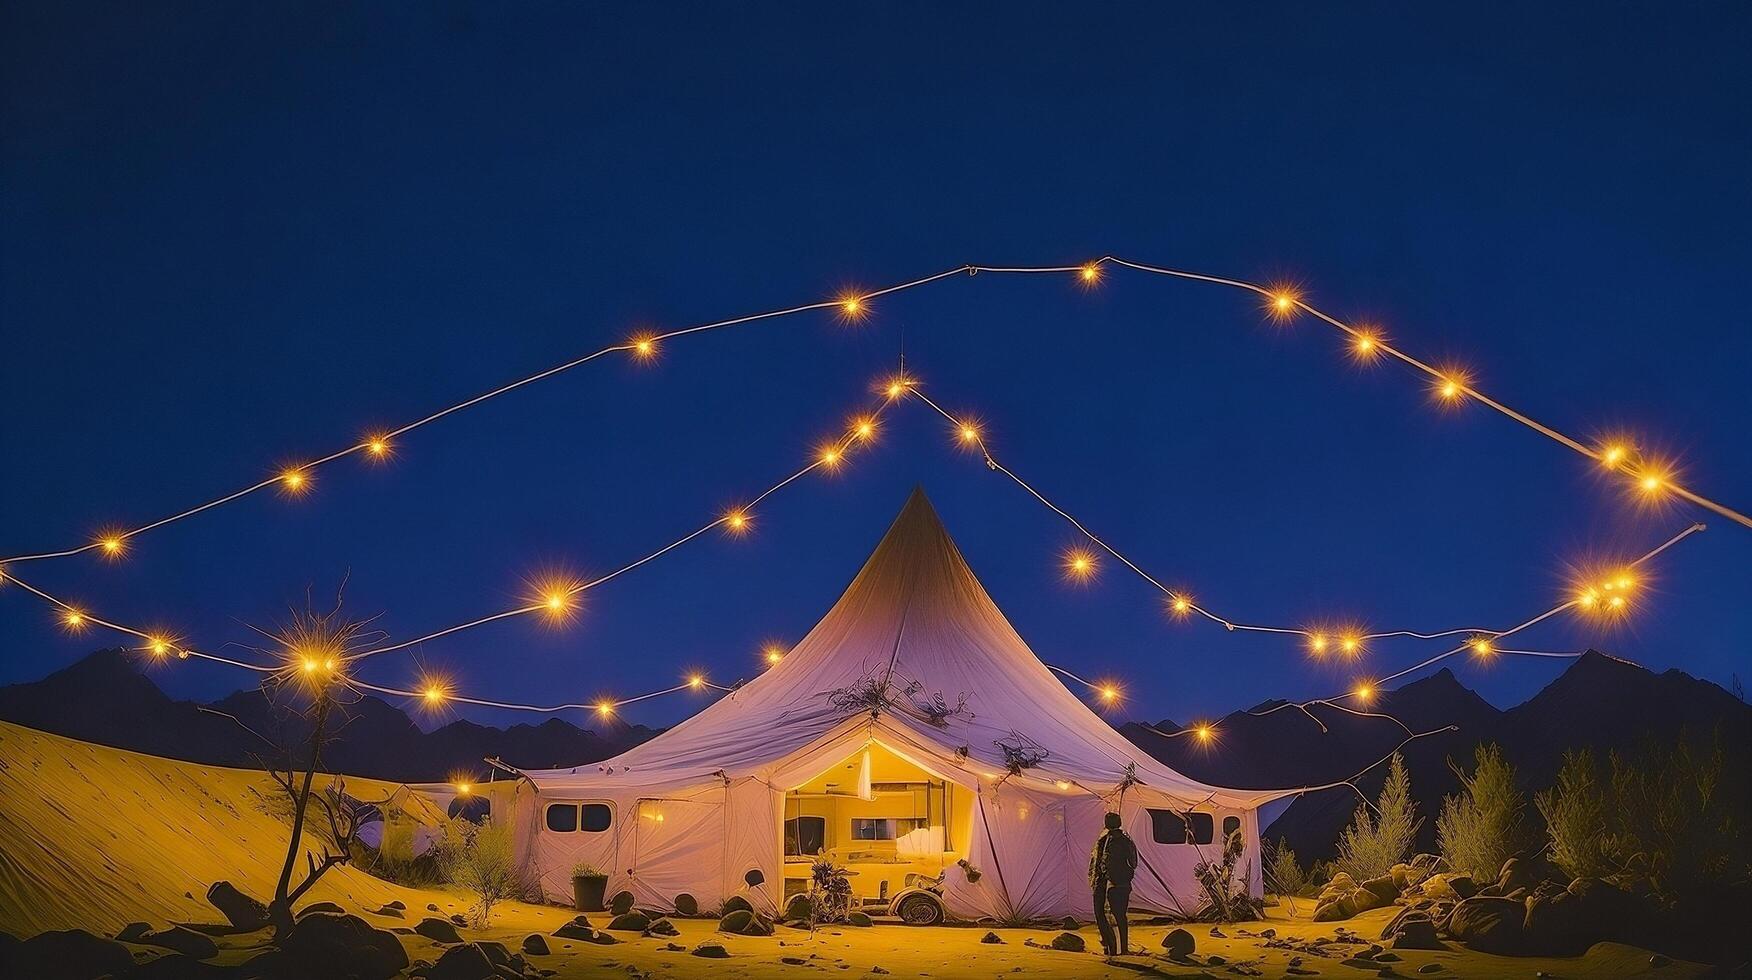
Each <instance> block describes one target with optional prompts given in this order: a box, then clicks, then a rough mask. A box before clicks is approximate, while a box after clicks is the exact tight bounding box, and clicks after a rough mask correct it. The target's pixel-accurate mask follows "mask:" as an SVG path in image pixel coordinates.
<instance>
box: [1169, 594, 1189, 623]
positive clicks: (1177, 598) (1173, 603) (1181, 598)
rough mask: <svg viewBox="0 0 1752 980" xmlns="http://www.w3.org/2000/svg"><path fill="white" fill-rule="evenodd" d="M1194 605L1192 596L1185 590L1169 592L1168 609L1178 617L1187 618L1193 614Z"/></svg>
mask: <svg viewBox="0 0 1752 980" xmlns="http://www.w3.org/2000/svg"><path fill="white" fill-rule="evenodd" d="M1192 606H1193V603H1192V596H1189V595H1187V594H1186V593H1184V592H1170V593H1168V611H1169V612H1171V613H1173V614H1174V617H1175V618H1176V619H1185V618H1186V617H1188V616H1190V615H1192Z"/></svg>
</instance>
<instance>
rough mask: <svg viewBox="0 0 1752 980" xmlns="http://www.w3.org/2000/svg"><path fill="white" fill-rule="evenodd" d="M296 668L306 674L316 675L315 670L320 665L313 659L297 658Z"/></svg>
mask: <svg viewBox="0 0 1752 980" xmlns="http://www.w3.org/2000/svg"><path fill="white" fill-rule="evenodd" d="M298 666H299V667H300V668H302V669H303V671H304V672H305V673H306V674H314V673H316V670H317V668H318V667H319V666H321V665H320V664H318V663H317V662H316V658H315V657H301V658H299V662H298Z"/></svg>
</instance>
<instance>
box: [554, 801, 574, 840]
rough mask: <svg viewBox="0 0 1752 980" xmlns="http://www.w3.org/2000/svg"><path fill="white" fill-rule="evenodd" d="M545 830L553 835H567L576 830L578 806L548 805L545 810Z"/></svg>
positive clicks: (570, 804) (571, 804)
mask: <svg viewBox="0 0 1752 980" xmlns="http://www.w3.org/2000/svg"><path fill="white" fill-rule="evenodd" d="M547 828H548V829H549V830H551V831H554V832H555V833H560V834H569V833H571V832H572V831H574V830H577V829H578V804H576V803H550V804H548V808H547Z"/></svg>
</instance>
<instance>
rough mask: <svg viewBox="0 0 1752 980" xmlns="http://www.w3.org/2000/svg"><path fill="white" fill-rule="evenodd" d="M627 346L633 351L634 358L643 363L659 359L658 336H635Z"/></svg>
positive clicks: (648, 334)
mask: <svg viewBox="0 0 1752 980" xmlns="http://www.w3.org/2000/svg"><path fill="white" fill-rule="evenodd" d="M627 345H628V346H629V347H631V348H632V349H633V356H634V357H635V358H637V359H639V360H641V361H653V360H656V359H657V335H656V334H651V333H641V334H635V335H634V336H633V338H632V339H631V340H629V341H627Z"/></svg>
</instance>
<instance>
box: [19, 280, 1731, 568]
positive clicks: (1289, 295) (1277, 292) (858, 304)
mask: <svg viewBox="0 0 1752 980" xmlns="http://www.w3.org/2000/svg"><path fill="white" fill-rule="evenodd" d="M1108 262H1111V263H1113V264H1115V265H1118V266H1122V267H1124V268H1128V269H1132V270H1135V271H1138V272H1146V273H1150V274H1152V275H1158V276H1165V277H1170V278H1176V279H1182V280H1187V281H1193V282H1202V283H1210V284H1214V285H1221V286H1227V287H1230V288H1233V289H1240V290H1245V291H1248V292H1252V293H1254V294H1256V295H1259V296H1260V297H1262V298H1264V299H1265V300H1266V302H1267V306H1268V309H1270V310H1272V311H1273V312H1274V314H1277V313H1281V314H1283V315H1288V314H1291V313H1294V312H1296V311H1298V310H1302V311H1306V312H1308V313H1309V314H1311V315H1313V316H1315V317H1316V318H1318V319H1320V320H1322V321H1323V322H1325V323H1327V324H1329V325H1330V326H1332V327H1333V328H1334V329H1336V330H1339V331H1341V332H1343V333H1345V334H1347V335H1350V336H1351V337H1352V338H1353V340H1357V339H1360V338H1361V337H1363V336H1365V335H1367V334H1368V331H1367V330H1366V328H1359V327H1354V326H1352V325H1350V324H1347V323H1345V322H1344V321H1342V320H1339V319H1337V318H1336V317H1333V316H1332V315H1331V314H1328V313H1326V312H1324V311H1322V310H1319V309H1317V308H1315V307H1312V306H1308V305H1307V304H1305V303H1304V302H1302V300H1301V298H1300V297H1299V295H1297V294H1296V292H1295V291H1294V290H1293V289H1290V288H1288V287H1282V286H1278V287H1267V286H1261V285H1259V284H1256V283H1251V282H1247V281H1245V280H1240V279H1232V278H1226V277H1223V276H1213V275H1208V274H1205V273H1199V272H1191V271H1187V270H1183V269H1172V268H1166V267H1162V266H1153V265H1148V264H1145V263H1141V262H1134V261H1130V260H1127V259H1122V258H1118V257H1116V256H1112V255H1107V256H1103V257H1102V258H1100V259H1098V260H1096V261H1095V262H1092V263H1086V264H1085V265H1081V266H1021V267H1015V266H990V265H971V264H969V265H961V266H957V267H955V268H953V269H947V270H944V271H942V272H938V273H933V274H931V275H927V276H922V277H920V278H917V279H913V280H910V281H907V282H902V283H898V284H895V285H893V286H888V287H886V288H883V289H878V290H874V291H872V292H869V293H865V294H863V295H861V296H860V295H856V294H845V295H842V296H841V297H840V298H838V299H834V300H831V301H824V302H814V303H805V304H802V305H799V306H792V307H788V308H784V309H777V310H770V311H767V312H764V313H755V314H748V315H744V316H737V317H731V318H728V319H724V320H718V321H715V322H712V323H702V324H698V325H696V326H692V327H684V328H681V329H677V330H671V331H669V332H667V333H663V334H656V335H652V336H651V337H650V338H649V339H650V340H651V342H652V344H653V345H655V344H656V343H657V342H659V341H663V340H667V339H669V338H673V337H683V336H689V335H692V334H696V333H703V332H706V331H711V330H719V329H723V328H727V327H732V326H737V325H740V324H746V323H751V322H755V321H758V320H765V319H771V318H775V317H784V316H792V315H797V314H801V313H805V312H809V311H812V310H820V309H829V308H837V309H839V310H840V311H841V313H842V315H844V314H846V313H848V312H851V311H850V310H848V306H849V307H851V308H852V310H855V311H860V312H861V311H863V310H864V309H865V308H866V302H867V300H868V299H870V298H873V297H876V296H882V295H887V294H890V293H897V292H901V291H903V290H909V289H914V288H917V287H920V286H924V285H927V284H930V283H934V282H938V281H940V280H943V279H948V278H951V277H954V276H960V275H974V274H977V273H981V272H986V273H1015V274H1039V273H1062V272H1076V273H1078V274H1079V275H1083V274H1085V270H1087V269H1090V268H1092V267H1094V268H1098V267H1099V266H1100V265H1102V264H1104V263H1108ZM1370 339H1371V343H1370V344H1368V345H1367V346H1368V347H1369V349H1370V350H1371V351H1379V352H1380V353H1382V354H1386V355H1390V356H1392V357H1394V358H1396V359H1397V360H1399V361H1400V362H1401V363H1403V364H1405V365H1406V366H1408V367H1411V368H1413V369H1415V370H1417V371H1420V372H1422V373H1424V374H1425V375H1428V376H1429V377H1431V378H1432V379H1436V380H1437V381H1438V383H1439V390H1448V389H1449V384H1448V382H1449V381H1450V380H1453V379H1449V378H1446V376H1445V375H1444V373H1443V372H1442V371H1441V370H1439V369H1437V368H1434V367H1431V366H1430V365H1429V364H1426V363H1424V362H1423V361H1420V360H1418V359H1417V358H1415V357H1413V356H1411V355H1410V354H1407V353H1406V352H1404V351H1402V350H1400V349H1398V348H1397V347H1394V346H1392V345H1390V344H1387V343H1386V342H1385V340H1384V339H1381V338H1378V337H1371V338H1370ZM628 349H629V347H628V346H627V345H615V346H611V347H605V348H602V349H600V350H597V351H595V352H593V353H590V354H586V355H584V356H582V357H578V358H575V359H573V360H570V361H567V362H565V363H562V364H558V365H555V366H553V367H550V368H547V369H545V370H542V371H539V372H537V373H535V374H532V375H529V376H526V377H523V378H519V379H517V380H515V381H512V382H509V383H507V384H504V385H500V386H499V387H497V388H494V389H492V390H491V391H488V392H485V393H484V394H480V395H476V396H474V397H472V398H468V399H465V400H463V401H461V402H457V403H455V404H452V405H449V406H447V407H445V408H442V409H439V410H437V411H434V412H432V413H430V414H428V415H426V416H425V417H423V418H420V419H416V420H415V421H413V422H409V423H407V424H405V425H403V426H401V427H399V428H397V429H394V430H391V431H389V432H386V433H384V434H383V439H384V441H385V445H387V440H389V439H391V438H394V437H396V436H399V435H402V434H405V433H407V432H410V431H412V430H414V429H417V428H420V427H422V426H425V425H429V424H431V423H433V422H436V421H438V420H439V419H441V418H444V417H446V416H449V415H451V414H454V413H456V412H460V411H464V410H466V409H469V408H472V407H474V406H476V405H479V404H481V403H482V402H485V401H488V400H490V399H493V398H497V397H499V396H501V395H504V394H507V393H509V392H512V391H515V390H517V389H519V388H522V387H524V386H525V385H529V384H533V383H535V382H538V381H541V380H544V379H546V378H550V377H553V376H555V375H558V374H561V373H563V372H565V371H569V370H571V369H573V368H576V367H579V366H581V365H583V364H587V363H589V362H591V361H593V360H595V359H597V358H598V357H601V356H603V355H605V354H609V353H612V352H615V351H621V350H628ZM631 349H632V350H633V351H634V353H635V355H636V354H637V347H636V343H635V345H633V346H632V348H631ZM1462 388H1464V389H1466V390H1465V391H1462V390H1461V389H1462ZM899 393H900V392H899V391H897V390H893V389H892V386H891V390H890V391H889V397H891V398H893V397H898V395H899ZM1462 393H1464V394H1469V395H1471V397H1472V398H1473V399H1474V400H1476V401H1478V402H1480V403H1481V404H1484V405H1485V406H1487V407H1489V408H1490V409H1491V410H1493V411H1495V412H1497V413H1499V414H1501V415H1503V416H1505V417H1507V418H1509V419H1511V420H1513V421H1515V422H1518V423H1520V424H1521V425H1524V426H1526V427H1528V428H1530V429H1533V430H1534V431H1536V432H1538V433H1540V434H1541V435H1544V436H1546V437H1547V438H1549V439H1551V440H1553V441H1554V442H1557V443H1559V444H1561V445H1563V446H1565V447H1567V448H1569V449H1571V450H1574V451H1575V452H1577V453H1580V454H1582V455H1584V456H1588V457H1590V458H1595V459H1600V458H1601V457H1602V454H1601V453H1600V452H1599V451H1597V450H1595V449H1593V448H1591V447H1589V446H1586V445H1584V444H1583V443H1581V442H1579V441H1577V440H1575V439H1573V438H1571V437H1569V436H1567V435H1564V434H1563V433H1561V432H1559V431H1557V430H1556V429H1553V428H1551V427H1550V426H1547V425H1544V424H1542V423H1540V422H1537V421H1535V420H1534V419H1532V418H1530V417H1529V416H1527V415H1525V414H1524V413H1521V412H1519V411H1516V410H1515V409H1512V408H1510V407H1508V406H1507V405H1504V404H1502V403H1501V402H1498V401H1496V400H1495V399H1492V398H1489V397H1488V396H1485V395H1484V394H1482V393H1480V392H1478V391H1477V390H1475V389H1472V388H1471V387H1470V383H1469V382H1468V383H1461V384H1455V385H1454V386H1453V394H1452V395H1451V396H1448V397H1451V398H1458V397H1459V395H1460V394H1462ZM373 445H374V444H373V442H372V441H371V440H367V441H365V442H361V443H357V444H355V445H353V446H350V447H348V448H346V449H342V450H339V451H337V452H333V453H330V454H329V455H327V456H324V457H322V458H320V459H317V460H314V461H312V462H311V463H309V464H306V465H307V466H308V467H311V468H314V467H316V466H320V465H323V464H326V463H329V462H332V461H334V460H336V459H340V458H341V457H344V456H347V455H350V454H351V453H354V452H360V451H364V452H369V453H372V455H374V456H377V455H381V453H379V452H377V451H375V450H374V448H373ZM384 451H387V449H385V450H384ZM1608 465H1616V464H1610V463H1609V464H1608ZM290 475H291V474H281V475H279V476H276V477H273V478H270V479H268V480H264V481H261V482H259V483H256V484H253V485H251V486H248V487H245V488H243V489H241V490H238V491H234V492H232V493H229V494H226V495H224V496H221V497H218V498H216V499H213V500H210V501H207V502H206V503H203V504H199V505H196V506H193V507H190V508H188V509H187V510H184V511H181V512H178V513H176V514H172V515H170V516H169V517H165V518H161V519H159V520H157V521H154V522H152V523H149V524H145V525H142V526H140V527H137V528H134V529H133V530H131V531H129V532H127V533H128V535H130V536H131V535H134V534H139V533H142V532H145V531H149V530H152V529H155V528H158V527H162V526H164V525H166V524H170V523H174V522H176V521H179V520H182V519H184V518H187V517H192V516H194V515H196V514H199V513H202V512H204V511H206V510H208V509H211V508H213V507H216V506H220V505H222V504H226V503H230V502H232V501H234V500H238V499H240V498H242V497H245V496H248V495H250V494H252V493H255V492H256V491H258V490H261V489H263V488H265V487H268V486H279V487H280V488H281V489H282V490H286V489H293V490H301V489H302V488H303V487H304V486H305V485H306V484H307V483H308V477H307V476H306V475H305V474H302V473H300V474H298V478H297V479H296V480H289V479H288V477H289V476H290ZM294 483H296V484H297V486H296V487H293V486H292V484H294ZM1660 490H1669V491H1671V492H1672V493H1674V494H1675V495H1677V496H1679V497H1681V498H1683V499H1684V500H1686V501H1688V502H1690V503H1693V504H1695V505H1697V506H1700V507H1704V508H1706V509H1708V510H1711V511H1713V512H1715V513H1717V514H1719V515H1721V516H1723V517H1727V518H1729V519H1730V520H1733V521H1734V522H1735V523H1738V524H1740V525H1742V526H1745V527H1748V528H1752V516H1748V515H1746V514H1743V513H1740V512H1739V511H1737V510H1734V509H1732V508H1730V507H1727V506H1726V505H1724V504H1721V503H1719V502H1717V501H1715V500H1711V499H1709V498H1707V497H1703V496H1701V495H1700V494H1697V493H1695V492H1693V491H1691V490H1689V489H1686V488H1684V487H1679V486H1675V485H1671V484H1670V481H1667V480H1664V479H1663V478H1662V477H1660V476H1657V477H1656V478H1655V481H1654V483H1653V484H1652V485H1651V486H1650V487H1649V489H1648V490H1647V491H1645V492H1649V493H1653V492H1657V491H1660ZM100 547H102V545H101V543H99V542H96V541H93V542H88V543H87V544H85V545H83V546H79V547H74V548H68V549H65V550H61V551H49V552H43V553H39V554H28V555H17V556H13V557H10V558H0V563H4V562H8V561H37V560H44V559H49V558H64V557H70V556H72V555H77V554H81V553H83V552H85V551H88V550H91V549H93V548H100Z"/></svg>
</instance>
